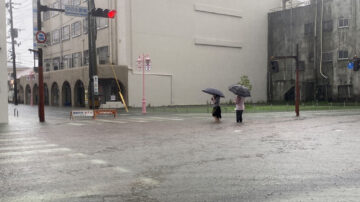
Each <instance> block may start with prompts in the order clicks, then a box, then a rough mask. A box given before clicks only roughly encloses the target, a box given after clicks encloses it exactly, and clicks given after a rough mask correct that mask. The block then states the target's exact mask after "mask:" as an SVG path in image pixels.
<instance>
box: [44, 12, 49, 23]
mask: <svg viewBox="0 0 360 202" xmlns="http://www.w3.org/2000/svg"><path fill="white" fill-rule="evenodd" d="M49 19H50V12H49V11H45V12H43V20H44V21H46V20H49Z"/></svg>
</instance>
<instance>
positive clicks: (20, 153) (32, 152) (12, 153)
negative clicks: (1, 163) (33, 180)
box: [0, 148, 71, 157]
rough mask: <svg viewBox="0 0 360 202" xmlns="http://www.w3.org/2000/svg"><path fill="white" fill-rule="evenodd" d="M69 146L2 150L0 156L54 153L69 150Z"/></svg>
mask: <svg viewBox="0 0 360 202" xmlns="http://www.w3.org/2000/svg"><path fill="white" fill-rule="evenodd" d="M69 151H71V149H69V148H54V149H40V150H31V151H21V152H4V153H0V157H7V156H22V155H31V154H40V153H54V152H69Z"/></svg>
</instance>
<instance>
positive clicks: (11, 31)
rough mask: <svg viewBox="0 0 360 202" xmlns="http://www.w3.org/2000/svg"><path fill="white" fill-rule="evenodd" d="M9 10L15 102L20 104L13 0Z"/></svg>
mask: <svg viewBox="0 0 360 202" xmlns="http://www.w3.org/2000/svg"><path fill="white" fill-rule="evenodd" d="M9 7H10V8H9V12H10V35H11V49H12V51H11V56H12V62H13V78H14V104H15V105H18V99H17V81H16V54H15V40H14V38H15V36H14V35H15V30H14V20H13V11H12V7H13V3H12V0H10V2H9Z"/></svg>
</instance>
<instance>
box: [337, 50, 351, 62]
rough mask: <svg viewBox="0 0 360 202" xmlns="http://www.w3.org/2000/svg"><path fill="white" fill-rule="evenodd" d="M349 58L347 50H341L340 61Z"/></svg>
mask: <svg viewBox="0 0 360 202" xmlns="http://www.w3.org/2000/svg"><path fill="white" fill-rule="evenodd" d="M348 58H349V54H348V51H347V50H339V60H345V59H348Z"/></svg>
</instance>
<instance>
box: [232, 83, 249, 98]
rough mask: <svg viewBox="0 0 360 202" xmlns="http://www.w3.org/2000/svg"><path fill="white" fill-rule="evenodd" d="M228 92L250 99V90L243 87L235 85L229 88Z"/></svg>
mask: <svg viewBox="0 0 360 202" xmlns="http://www.w3.org/2000/svg"><path fill="white" fill-rule="evenodd" d="M229 91H231V92H233V93H234V94H235V95H239V96H241V97H250V96H251V95H250V90H249V89H248V88H246V87H245V86H242V85H239V84H235V85H231V86H230V87H229Z"/></svg>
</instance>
